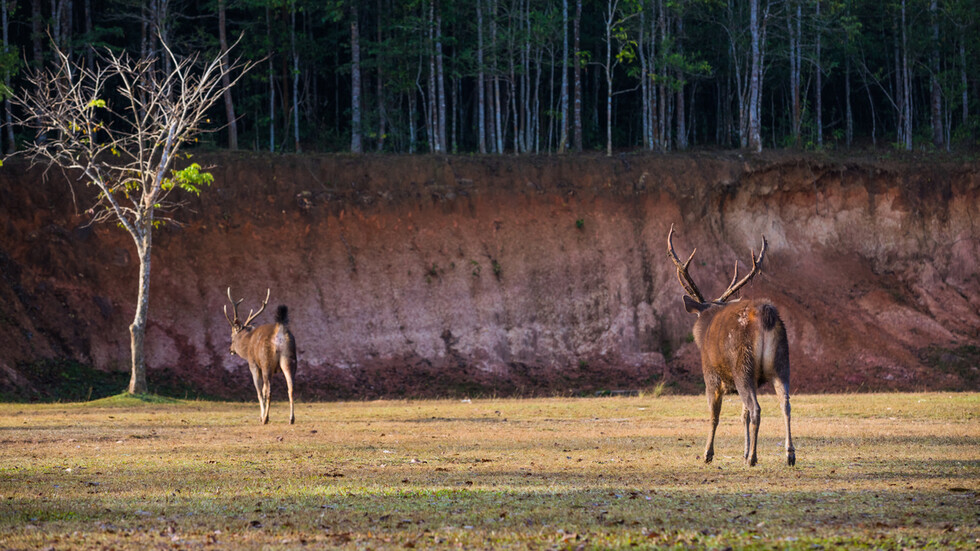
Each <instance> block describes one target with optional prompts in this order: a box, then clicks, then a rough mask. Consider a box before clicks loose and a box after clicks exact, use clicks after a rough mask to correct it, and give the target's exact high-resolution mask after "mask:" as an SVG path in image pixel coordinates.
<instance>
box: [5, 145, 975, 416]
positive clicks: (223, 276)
mask: <svg viewBox="0 0 980 551" xmlns="http://www.w3.org/2000/svg"><path fill="white" fill-rule="evenodd" d="M194 160H195V161H198V162H202V163H205V164H212V165H214V166H213V168H212V169H211V172H212V173H213V174H214V176H215V183H214V185H213V187H212V188H211V189H208V190H206V191H205V192H204V193H203V194H202V195H201V197H200V198H191V199H189V203H188V205H187V207H186V208H185V209H184V210H181V211H180V212H178V214H177V218H178V219H179V220H180V221H181V222H182V225H180V226H178V225H174V224H171V225H168V226H166V227H164V228H162V229H160V230H159V231H158V232H157V233H156V234H155V241H154V249H153V257H152V258H153V260H152V262H153V264H152V266H153V271H152V286H151V296H150V322H149V329H148V333H147V339H146V347H147V358H148V366H149V369H148V380H149V381H150V387H151V390H153V388H154V387H155V386H157V387H160V386H173V384H174V383H180V384H181V385H184V387H185V388H186V387H192V388H194V389H197V390H198V391H199V392H200V393H204V394H208V395H212V396H222V397H229V398H249V397H254V390H252V388H251V379H250V377H249V375H248V373H247V368H246V367H245V365H244V362H243V361H242V360H241V359H240V358H238V357H234V356H231V355H229V353H228V347H229V329H228V324H227V322H226V321H225V319H224V317H223V315H222V312H221V310H222V307H223V306H224V305H225V304H226V303H227V298H226V297H225V289H226V287H228V286H231V287H232V290H233V293H234V294H235V296H236V298H240V297H245V299H246V300H245V303H243V306H242V308H243V309H244V310H245V311H247V310H248V309H249V308H254V307H256V306H257V305H258V303H259V301H260V300H261V298H262V297H263V296H264V295H265V290H266V288H271V290H272V299H271V300H270V308H269V309H268V310H267V311H266V312H265V313H263V315H262V316H261V317H260V319H259V322H269V321H271V319H272V312H273V311H274V306H275V305H278V304H286V305H288V306H289V308H290V317H291V328H292V331H293V333H294V334H295V336H296V339H297V342H298V345H299V369H298V374H297V382H298V389H299V390H298V394H299V396H300V397H301V398H302V399H335V398H372V397H379V396H434V395H487V394H499V395H505V394H515V393H516V394H531V393H559V394H570V393H578V392H592V391H595V390H601V389H609V390H612V389H639V388H648V387H650V386H653V385H655V384H657V383H659V382H664V383H666V384H668V385H670V387H671V388H674V389H676V391H680V392H695V391H698V389H699V388H700V362H699V359H698V358H699V356H698V352H697V349H696V348H695V346H694V345H693V343H691V342H690V337H689V335H690V329H691V325H692V323H693V319H692V318H691V317H690V315H689V314H687V313H686V312H685V311H684V308H683V305H682V302H681V296H682V290H681V287H680V285H679V284H678V282H677V280H676V277H675V273H674V268H673V265H672V264H671V263H670V261H669V260H667V258H666V256H665V252H666V248H665V244H666V236H667V231H668V229H669V228H670V225H671V224H674V225H675V227H676V229H677V235H676V237H675V245H676V247H677V249H678V252H679V254H685V255H686V254H688V253H689V251H690V250H691V249H693V248H694V247H697V248H698V252H697V256H696V257H695V262H694V264H693V265H692V270H691V273H692V276H693V277H694V278H695V279H696V280H697V282H698V283H699V285H700V287H701V290H702V291H704V292H705V294H707V295H711V296H717V295H718V294H720V293H721V291H722V290H723V289H724V287H725V286H726V285H727V283H728V281H729V279H730V278H731V270H732V267H733V266H734V263H735V260H736V259H739V260H741V261H742V262H743V270H744V269H745V265H744V262H745V261H746V260H749V254H750V249H753V248H754V249H755V250H756V251H758V248H759V245H760V241H761V237H760V236H761V235H762V234H765V236H766V238H767V239H768V241H769V252H768V254H767V258H766V261H765V263H764V272H763V273H762V274H761V275H760V276H758V277H757V278H756V279H755V280H754V281H753V282H752V283H751V284H750V285H749V287H747V288H746V290H745V291H744V293H743V294H744V295H745V296H752V297H768V298H770V299H771V300H772V301H773V302H774V303H775V304H776V305H777V307H778V308H779V310H780V312H781V315H782V317H783V319H784V321H785V323H786V326H787V328H788V332H789V339H790V343H791V363H792V370H793V371H792V390H793V391H794V392H807V393H809V392H826V391H863V390H884V389H894V390H926V389H959V390H980V374H978V372H977V370H978V366H977V357H978V352H977V350H978V345H980V330H978V328H980V276H978V266H980V220H978V218H977V217H978V213H980V165H977V164H956V163H937V162H930V163H918V162H914V161H900V162H899V161H881V160H867V159H861V160H827V159H822V158H815V157H805V156H792V155H770V156H751V157H750V156H745V157H744V158H743V156H741V155H739V154H734V153H733V154H706V153H702V154H690V155H667V156H664V155H621V156H616V157H612V158H607V157H601V156H570V157H556V156H550V157H512V156H507V157H496V156H484V157H478V156H468V157H432V156H411V157H409V156H363V157H354V156H343V155H337V156H334V155H329V156H328V155H323V156H291V155H285V156H272V155H256V154H246V153H243V154H234V155H233V154H222V155H214V156H210V157H208V156H203V155H201V156H198V157H196V158H195V159H194ZM90 194H91V190H86V189H84V187H81V188H76V189H75V193H74V194H73V193H72V191H71V188H70V187H69V185H68V183H67V180H66V178H65V177H64V176H62V175H61V174H60V173H58V172H56V171H49V172H48V173H47V176H46V177H45V176H43V175H42V173H41V171H39V170H37V169H34V170H28V169H27V167H26V166H25V165H19V164H16V163H10V162H8V163H6V164H5V165H4V166H3V167H0V270H2V278H0V348H2V349H3V350H4V354H3V356H2V357H0V390H5V391H7V392H14V393H17V392H20V393H24V392H30V390H31V389H30V388H29V387H30V385H31V382H30V378H29V377H25V376H24V374H25V373H26V372H28V371H29V370H30V369H31V366H32V365H36V364H37V362H39V361H41V360H44V359H51V358H56V359H71V360H76V361H79V362H82V363H86V364H90V365H92V366H94V367H95V368H96V369H100V370H109V371H113V370H114V371H126V370H128V367H127V366H128V361H129V335H128V324H129V323H130V322H131V319H132V316H133V314H134V306H135V299H136V273H137V267H138V266H137V264H138V262H137V258H136V254H135V249H134V247H133V243H132V241H131V240H130V238H129V237H128V235H127V234H126V233H125V232H124V231H123V230H121V229H119V228H117V227H115V226H113V225H100V226H87V225H86V222H87V218H86V217H85V216H84V210H85V209H86V208H87V207H88V204H87V203H85V198H86V197H88V196H89V195H90ZM274 387H275V389H274V390H275V392H274V396H275V397H281V396H282V392H283V388H282V387H284V384H283V382H282V379H281V378H279V379H277V381H276V382H275V383H274Z"/></svg>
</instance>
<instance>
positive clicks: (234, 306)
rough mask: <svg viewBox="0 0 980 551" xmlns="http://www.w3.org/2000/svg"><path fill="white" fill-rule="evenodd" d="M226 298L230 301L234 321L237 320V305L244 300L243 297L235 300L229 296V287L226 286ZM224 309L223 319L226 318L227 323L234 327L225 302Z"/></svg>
mask: <svg viewBox="0 0 980 551" xmlns="http://www.w3.org/2000/svg"><path fill="white" fill-rule="evenodd" d="M228 300H230V301H231V307H232V309H233V310H234V312H235V321H238V305H239V304H241V303H242V300H245V299H241V300H239V301H238V302H235V299H233V298H231V287H228ZM224 310H225V319H226V320H228V325H230V326H232V327H234V326H235V321H232V320H231V319H229V318H228V305H227V304H226V305H225V308H224Z"/></svg>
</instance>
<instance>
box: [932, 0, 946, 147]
mask: <svg viewBox="0 0 980 551" xmlns="http://www.w3.org/2000/svg"><path fill="white" fill-rule="evenodd" d="M938 11H939V8H938V2H937V0H932V1H931V2H930V3H929V15H930V17H931V19H932V55H931V56H930V57H931V62H930V64H929V73H930V81H931V84H932V94H931V95H932V97H931V102H930V103H931V107H932V143H933V145H935V146H936V147H937V148H942V147H945V145H946V140H945V137H946V136H945V134H944V132H943V90H942V88H941V87H940V86H939V14H938V13H937V12H938Z"/></svg>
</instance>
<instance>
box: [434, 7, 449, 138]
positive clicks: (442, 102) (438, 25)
mask: <svg viewBox="0 0 980 551" xmlns="http://www.w3.org/2000/svg"><path fill="white" fill-rule="evenodd" d="M437 3H438V2H433V6H435V5H436V4H437ZM435 33H436V36H435V38H436V44H435V46H436V91H437V94H438V96H437V98H438V102H439V105H438V110H437V112H436V113H437V117H438V125H437V129H438V131H439V151H440V152H442V153H445V152H446V150H447V149H448V148H447V145H448V141H447V140H446V77H445V73H444V71H443V62H442V58H443V55H442V14H441V13H440V14H438V15H436V18H435Z"/></svg>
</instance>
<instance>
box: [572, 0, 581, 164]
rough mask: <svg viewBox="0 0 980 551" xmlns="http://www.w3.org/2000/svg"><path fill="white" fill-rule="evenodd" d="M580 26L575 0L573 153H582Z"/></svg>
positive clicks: (576, 0) (573, 30) (578, 3)
mask: <svg viewBox="0 0 980 551" xmlns="http://www.w3.org/2000/svg"><path fill="white" fill-rule="evenodd" d="M581 24H582V0H575V20H574V22H573V24H572V33H573V39H574V42H573V45H574V48H573V49H572V55H573V56H574V58H573V59H572V70H573V73H572V74H573V75H574V77H575V78H574V79H573V82H574V90H575V91H574V94H575V99H574V108H573V109H572V111H573V113H574V115H573V120H574V126H575V130H574V132H573V133H572V143H573V144H574V147H575V151H577V152H579V153H581V152H582V62H581V59H580V57H579V53H580V52H579V49H580V48H581V46H580V44H579V39H580V37H579V35H580V34H581V32H580V31H581V29H580V27H581Z"/></svg>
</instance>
